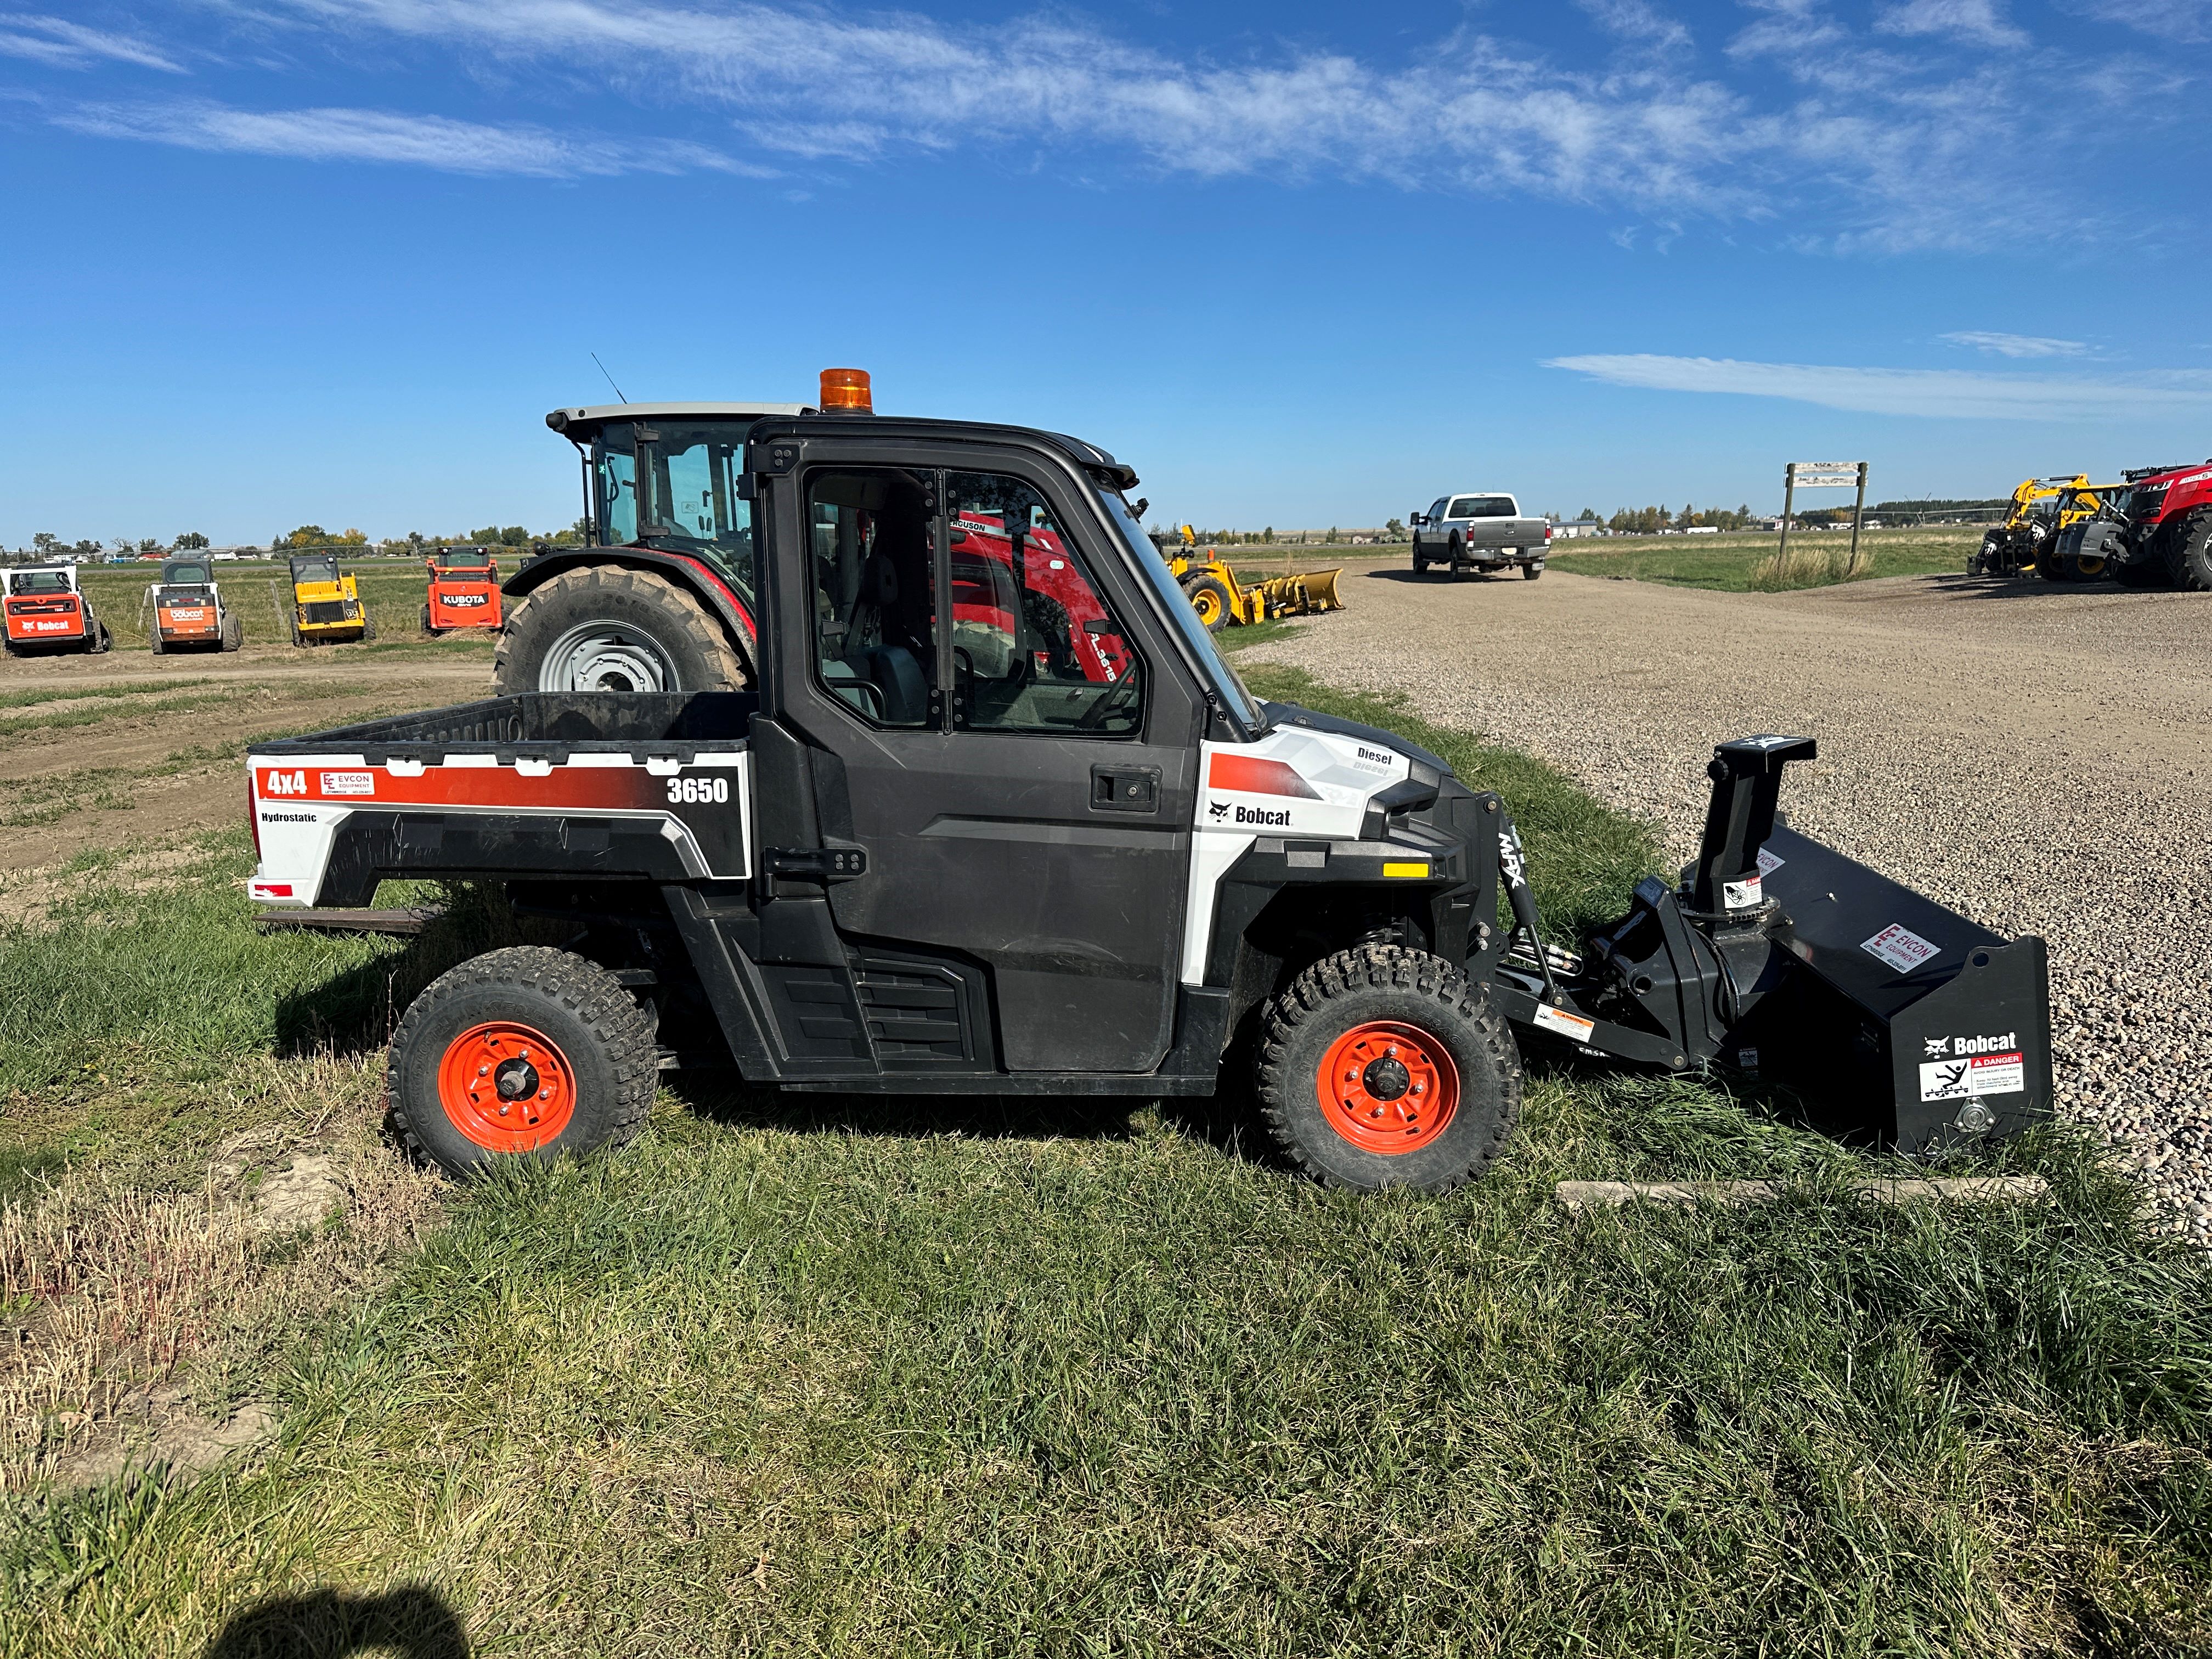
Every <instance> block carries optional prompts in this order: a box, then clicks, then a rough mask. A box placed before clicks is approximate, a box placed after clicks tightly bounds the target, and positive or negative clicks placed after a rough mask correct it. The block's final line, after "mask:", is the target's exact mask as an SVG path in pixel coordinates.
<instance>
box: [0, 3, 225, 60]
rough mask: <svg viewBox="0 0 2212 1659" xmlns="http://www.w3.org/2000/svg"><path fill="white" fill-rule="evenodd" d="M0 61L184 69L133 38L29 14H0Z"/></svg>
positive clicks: (151, 47) (62, 18) (166, 56)
mask: <svg viewBox="0 0 2212 1659" xmlns="http://www.w3.org/2000/svg"><path fill="white" fill-rule="evenodd" d="M0 57H7V58H30V59H32V60H33V62H36V63H41V64H53V65H55V66H56V67H58V68H61V69H90V68H92V67H93V66H94V64H100V63H111V64H137V66H138V67H139V68H141V69H153V70H167V71H168V72H169V73H170V74H172V75H181V74H183V73H184V72H185V70H184V66H183V65H182V64H179V63H178V62H177V61H176V60H175V59H174V58H171V57H169V56H168V54H167V53H166V52H162V51H161V49H160V48H159V47H157V46H154V45H153V44H152V43H151V42H150V41H147V40H141V39H139V38H138V37H137V36H136V35H131V34H114V33H109V32H107V31H106V30H104V29H94V28H87V27H85V26H84V25H83V24H82V23H72V22H71V21H69V19H67V18H65V17H48V16H44V15H36V14H33V13H29V12H0Z"/></svg>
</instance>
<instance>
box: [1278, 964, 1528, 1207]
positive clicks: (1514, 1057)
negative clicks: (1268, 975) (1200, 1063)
mask: <svg viewBox="0 0 2212 1659" xmlns="http://www.w3.org/2000/svg"><path fill="white" fill-rule="evenodd" d="M1257 1086H1258V1093H1259V1099H1260V1108H1261V1112H1262V1114H1263V1115H1265V1117H1266V1119H1267V1126H1268V1128H1269V1130H1270V1131H1271V1133H1273V1136H1274V1138H1275V1140H1276V1142H1277V1143H1278V1144H1279V1146H1281V1147H1282V1149H1283V1151H1284V1152H1286V1153H1288V1154H1289V1155H1290V1156H1291V1158H1295V1159H1297V1162H1298V1164H1300V1166H1301V1167H1303V1168H1304V1170H1306V1171H1307V1172H1308V1173H1309V1174H1310V1175H1312V1176H1316V1177H1317V1178H1318V1179H1320V1180H1321V1181H1323V1182H1327V1183H1328V1185H1330V1186H1333V1187H1345V1188H1351V1189H1352V1190H1354V1191H1358V1192H1371V1191H1373V1190H1375V1189H1376V1188H1381V1187H1412V1188H1416V1189H1418V1190H1419V1191H1421V1192H1425V1193H1447V1192H1449V1191H1451V1190H1452V1189H1453V1188H1455V1187H1457V1186H1459V1185H1461V1184H1462V1182H1466V1181H1468V1180H1470V1179H1472V1178H1473V1177H1474V1176H1477V1175H1480V1173H1481V1172H1482V1171H1483V1170H1485V1169H1486V1168H1488V1167H1489V1165H1490V1163H1491V1161H1492V1159H1493V1158H1496V1157H1497V1156H1498V1151H1499V1149H1500V1148H1502V1147H1503V1146H1504V1144H1505V1140H1506V1138H1507V1136H1509V1135H1510V1133H1512V1131H1513V1126H1514V1125H1515V1123H1516V1122H1517V1121H1519V1118H1520V1115H1521V1059H1520V1054H1519V1051H1518V1050H1517V1049H1516V1048H1515V1047H1514V1043H1513V1037H1512V1034H1511V1033H1510V1031H1509V1030H1508V1029H1507V1027H1506V1024H1505V1021H1504V1018H1502V1017H1500V1016H1499V1014H1498V1012H1497V1011H1496V1010H1495V1009H1493V1008H1492V1006H1490V1001H1489V999H1488V998H1487V997H1486V995H1485V994H1483V992H1482V991H1481V990H1480V987H1477V986H1475V985H1474V984H1473V983H1472V982H1471V981H1469V980H1468V978H1467V976H1466V975H1463V974H1462V973H1460V972H1459V971H1458V970H1457V969H1455V968H1453V967H1452V966H1451V965H1450V964H1449V963H1446V962H1445V961H1443V959H1442V958H1441V957H1433V956H1431V955H1430V954H1429V953H1428V952H1426V951H1413V950H1408V949H1407V948H1405V947H1404V946H1402V945H1362V946H1360V947H1358V949H1356V950H1351V951H1338V952H1337V953H1336V954H1335V955H1334V956H1329V957H1323V958H1322V960H1321V961H1320V962H1317V963H1315V964H1314V965H1313V966H1312V967H1310V968H1309V969H1306V970H1305V972H1304V973H1303V974H1300V975H1298V976H1297V978H1296V979H1295V980H1293V981H1291V984H1290V986H1289V987H1287V988H1286V989H1285V990H1284V991H1283V992H1282V993H1281V994H1279V995H1277V996H1275V997H1273V998H1271V999H1270V1000H1268V1002H1267V1004H1266V1006H1264V1007H1263V1008H1262V1010H1261V1022H1260V1046H1259V1056H1258V1076H1257Z"/></svg>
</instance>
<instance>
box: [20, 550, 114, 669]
mask: <svg viewBox="0 0 2212 1659" xmlns="http://www.w3.org/2000/svg"><path fill="white" fill-rule="evenodd" d="M6 574H7V592H6V594H5V597H4V598H0V611H5V613H6V617H7V633H6V643H7V650H8V654H9V656H11V657H18V656H24V655H27V654H28V653H32V652H62V651H92V652H99V651H105V650H106V649H107V647H109V646H110V645H112V644H113V643H114V640H113V638H112V636H111V635H109V633H108V631H107V624H106V623H104V622H102V621H100V618H99V617H95V616H94V615H93V614H92V606H91V605H90V604H88V602H87V601H86V599H85V597H84V595H83V594H82V592H79V591H78V589H77V585H76V566H75V565H73V564H34V565H26V566H24V567H23V568H21V569H19V570H10V571H9V572H7V573H6Z"/></svg>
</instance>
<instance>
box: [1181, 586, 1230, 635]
mask: <svg viewBox="0 0 2212 1659" xmlns="http://www.w3.org/2000/svg"><path fill="white" fill-rule="evenodd" d="M1182 591H1183V592H1185V593H1187V594H1188V595H1189V596H1190V608H1191V609H1192V610H1194V611H1196V612H1198V619H1199V621H1200V622H1202V623H1205V624H1206V632H1207V633H1209V634H1218V633H1219V632H1220V631H1221V630H1222V629H1225V628H1226V627H1227V626H1228V625H1229V618H1230V617H1231V603H1232V602H1231V597H1230V592H1229V584H1228V583H1227V582H1225V581H1223V580H1221V578H1220V577H1218V576H1209V575H1198V576H1193V577H1191V578H1190V579H1189V580H1188V581H1186V582H1184V584H1183V589H1182Z"/></svg>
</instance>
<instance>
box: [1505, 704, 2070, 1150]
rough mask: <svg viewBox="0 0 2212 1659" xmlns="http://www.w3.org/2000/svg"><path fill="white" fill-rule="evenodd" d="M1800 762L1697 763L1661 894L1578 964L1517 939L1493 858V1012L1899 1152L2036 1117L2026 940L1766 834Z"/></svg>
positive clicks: (2040, 1004)
mask: <svg viewBox="0 0 2212 1659" xmlns="http://www.w3.org/2000/svg"><path fill="white" fill-rule="evenodd" d="M1814 752H1815V750H1814V742H1813V739H1811V738H1789V737H1773V736H1765V737H1753V738H1738V739H1736V740H1735V741H1734V742H1732V743H1724V744H1721V745H1720V746H1719V747H1718V748H1717V749H1716V750H1714V753H1713V761H1712V764H1711V768H1710V769H1709V775H1711V778H1712V781H1713V794H1712V803H1711V807H1710V809H1709V810H1708V811H1707V814H1706V818H1705V836H1704V839H1703V842H1702V844H1701V845H1700V847H1699V852H1698V857H1697V859H1696V860H1695V861H1694V862H1693V863H1692V864H1691V865H1690V866H1688V868H1686V870H1685V871H1684V872H1683V873H1682V882H1681V884H1680V887H1678V888H1674V889H1669V888H1668V886H1667V885H1666V884H1665V883H1664V882H1662V881H1660V880H1658V879H1656V878H1647V879H1646V880H1645V881H1644V883H1643V884H1641V885H1640V886H1638V889H1637V890H1636V896H1635V901H1634V904H1633V907H1632V908H1631V910H1630V911H1629V913H1628V915H1626V916H1625V917H1623V918H1622V919H1621V920H1620V921H1618V922H1616V923H1614V924H1613V926H1611V927H1606V928H1601V929H1600V930H1598V931H1597V932H1596V933H1593V934H1592V935H1591V937H1590V939H1589V941H1588V945H1589V948H1588V954H1587V955H1586V956H1585V957H1572V956H1569V955H1567V954H1565V953H1564V952H1561V951H1557V950H1554V949H1551V948H1549V947H1547V946H1545V945H1543V944H1542V943H1541V940H1540V939H1536V938H1535V937H1534V902H1533V901H1532V900H1530V899H1528V897H1527V896H1526V891H1525V884H1523V883H1522V881H1521V880H1520V879H1519V878H1518V876H1517V873H1516V872H1517V870H1518V865H1519V859H1518V849H1517V846H1516V848H1514V849H1513V851H1512V852H1511V853H1510V854H1509V855H1507V856H1505V857H1504V858H1502V859H1501V865H1502V866H1503V867H1504V871H1505V875H1506V884H1507V888H1508V892H1509V896H1510V897H1511V898H1512V899H1513V901H1514V908H1515V915H1516V927H1515V929H1514V934H1513V938H1512V939H1511V940H1510V942H1509V944H1508V945H1506V947H1505V949H1504V951H1503V952H1502V954H1501V956H1500V958H1499V961H1498V965H1497V967H1496V969H1494V972H1493V984H1494V986H1495V987H1496V990H1497V993H1498V1000H1499V1003H1500V1006H1502V1007H1503V1009H1504V1012H1505V1013H1506V1014H1507V1015H1508V1016H1509V1017H1510V1018H1513V1019H1515V1020H1516V1021H1519V1022H1521V1023H1522V1024H1528V1025H1532V1026H1534V1027H1536V1028H1537V1029H1539V1030H1548V1031H1551V1032H1553V1034H1554V1035H1556V1036H1561V1037H1564V1038H1565V1039H1567V1040H1568V1041H1570V1042H1574V1043H1575V1044H1576V1045H1577V1047H1580V1048H1583V1049H1585V1050H1587V1051H1589V1052H1592V1053H1597V1054H1608V1055H1613V1056H1617V1057H1620V1058H1623V1059H1632V1060H1649V1061H1653V1062H1656V1063H1657V1064H1659V1065H1661V1066H1667V1067H1668V1068H1670V1069H1673V1070H1677V1071H1681V1070H1687V1069H1690V1068H1692V1067H1694V1066H1699V1065H1700V1064H1702V1063H1705V1062H1713V1063H1717V1064H1720V1065H1723V1066H1729V1067H1731V1068H1733V1069H1735V1070H1737V1071H1740V1072H1743V1073H1748V1074H1751V1075H1753V1076H1759V1077H1762V1078H1770V1079H1774V1080H1776V1081H1778V1082H1782V1083H1784V1084H1786V1085H1790V1086H1791V1087H1793V1088H1796V1089H1798V1090H1800V1091H1802V1092H1803V1093H1804V1094H1806V1095H1807V1096H1808V1097H1813V1098H1814V1099H1816V1100H1826V1101H1832V1102H1835V1103H1839V1104H1842V1105H1844V1106H1845V1107H1847V1108H1848V1109H1850V1111H1852V1112H1853V1113H1854V1114H1855V1115H1857V1116H1858V1117H1859V1118H1860V1119H1861V1120H1862V1121H1861V1122H1860V1123H1859V1124H1858V1126H1857V1127H1863V1128H1864V1129H1868V1130H1871V1131H1872V1132H1873V1133H1875V1134H1876V1135H1878V1136H1879V1137H1880V1138H1881V1139H1884V1140H1887V1141H1891V1142H1893V1143H1894V1144H1895V1145H1896V1146H1898V1148H1899V1150H1901V1151H1905V1152H1917V1151H1923V1150H1927V1149H1929V1148H1932V1147H1935V1146H1940V1145H1942V1144H1944V1143H1946V1142H1950V1141H1958V1140H1967V1139H1981V1138H1985V1137H1996V1136H2002V1135H2006V1134H2010V1133H2015V1132H2016V1131H2018V1130H2020V1129H2022V1128H2025V1127H2027V1125H2028V1124H2029V1123H2030V1122H2032V1121H2035V1120H2037V1119H2039V1118H2042V1117H2045V1116H2048V1115H2049V1114H2050V1111H2051V1016H2050V1006H2051V1004H2050V990H2049V969H2048V964H2047V963H2046V960H2045V952H2044V945H2043V941H2042V940H2041V939H2034V938H2022V939H2014V940H2010V941H2007V940H2005V939H2002V938H2000V937H1999V936H1998V935H1996V934H1995V933H1990V931H1989V930H1988V929H1986V928H1984V927H1978V926H1977V925H1976V924H1974V923H1973V922H1971V921H1967V920H1966V918H1965V917H1964V916H1961V915H1957V914H1956V913H1955V912H1954V911H1951V910H1948V909H1946V908H1944V907H1943V906H1942V905H1940V904H1937V903H1936V902H1935V901H1933V900H1932V899H1929V898H1926V897H1923V896H1921V895H1920V894H1917V893H1915V892H1913V891H1911V890H1910V889H1909V888H1905V887H1903V886H1900V885H1899V884H1898V883H1896V882H1894V881H1892V880H1891V879H1889V878H1887V876H1883V875H1881V874H1879V873H1878V872H1875V871H1873V870H1870V869H1869V868H1868V867H1867V866H1864V865H1863V864H1860V863H1858V862H1857V861H1856V860H1851V859H1848V858H1846V857H1844V855H1843V854H1840V853H1838V852H1836V851H1834V850H1833V849H1832V848H1827V847H1824V846H1822V845H1821V844H1820V842H1816V841H1814V840H1813V839H1811V838H1810V837H1809V836H1803V835H1800V834H1798V833H1797V832H1796V830H1793V829H1790V828H1788V827H1787V826H1786V824H1783V823H1778V822H1777V815H1776V811H1775V807H1776V803H1777V800H1778V796H1779V793H1780V790H1781V784H1782V772H1783V769H1784V766H1786V765H1787V764H1788V763H1790V761H1793V760H1810V759H1811V758H1813V757H1814ZM1504 834H1505V835H1507V836H1510V835H1511V834H1512V830H1511V828H1510V824H1509V825H1506V826H1504ZM1869 1107H1871V1108H1872V1115H1871V1117H1870V1119H1869V1116H1868V1114H1869Z"/></svg>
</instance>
